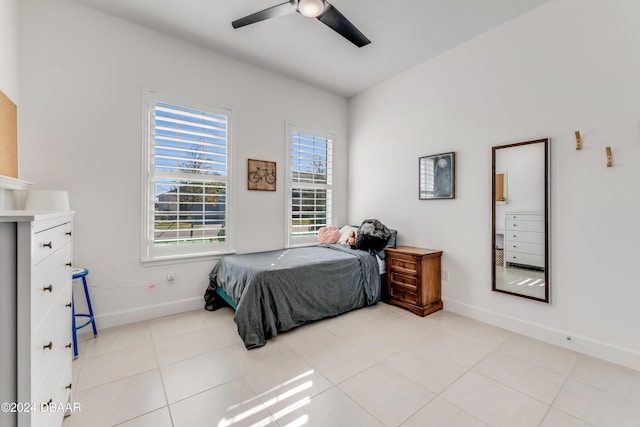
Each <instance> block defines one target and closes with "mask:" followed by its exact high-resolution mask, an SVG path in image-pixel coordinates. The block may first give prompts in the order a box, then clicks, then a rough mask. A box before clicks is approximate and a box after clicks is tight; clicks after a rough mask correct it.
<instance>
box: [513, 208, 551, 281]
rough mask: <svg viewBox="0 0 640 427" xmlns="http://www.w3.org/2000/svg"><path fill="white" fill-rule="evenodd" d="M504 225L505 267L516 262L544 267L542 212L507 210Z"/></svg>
mask: <svg viewBox="0 0 640 427" xmlns="http://www.w3.org/2000/svg"><path fill="white" fill-rule="evenodd" d="M504 225H505V233H504V236H505V244H504V261H505V267H507V266H509V265H512V264H517V265H522V266H528V267H537V268H544V259H545V257H544V248H545V237H544V236H545V234H544V213H542V212H507V213H506V214H505V222H504Z"/></svg>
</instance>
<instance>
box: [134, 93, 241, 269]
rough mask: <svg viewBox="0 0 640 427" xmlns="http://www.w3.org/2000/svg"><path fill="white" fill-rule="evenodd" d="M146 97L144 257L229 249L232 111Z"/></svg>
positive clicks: (168, 97)
mask: <svg viewBox="0 0 640 427" xmlns="http://www.w3.org/2000/svg"><path fill="white" fill-rule="evenodd" d="M147 99H148V103H147V111H146V113H147V114H146V117H147V122H148V123H147V124H148V126H147V131H146V138H145V161H146V165H145V166H146V174H145V175H146V176H145V184H144V185H145V188H144V190H145V191H144V194H145V195H146V196H145V204H144V209H143V215H144V227H143V229H144V230H145V236H144V239H143V240H144V244H143V255H142V257H143V260H156V259H166V258H176V257H185V256H195V255H204V254H212V253H221V252H228V251H230V250H231V245H230V242H229V238H230V235H229V221H228V219H229V218H230V217H232V215H231V213H230V208H231V206H230V197H229V196H230V192H231V188H230V182H229V177H230V171H229V165H230V164H231V162H230V147H231V132H230V129H231V115H232V114H231V110H229V109H225V108H219V107H212V106H209V105H203V104H198V103H196V102H194V101H192V100H187V99H178V98H177V97H175V96H171V95H166V94H162V93H159V92H157V91H152V90H149V91H148V92H147Z"/></svg>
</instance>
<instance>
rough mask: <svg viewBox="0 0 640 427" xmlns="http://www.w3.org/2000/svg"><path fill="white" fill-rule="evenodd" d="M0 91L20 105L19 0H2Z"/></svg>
mask: <svg viewBox="0 0 640 427" xmlns="http://www.w3.org/2000/svg"><path fill="white" fill-rule="evenodd" d="M0 58H2V60H0V91H2V92H3V93H4V94H5V95H7V97H8V98H9V99H11V101H13V103H14V104H16V105H18V0H0Z"/></svg>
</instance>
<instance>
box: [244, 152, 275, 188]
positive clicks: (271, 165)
mask: <svg viewBox="0 0 640 427" xmlns="http://www.w3.org/2000/svg"><path fill="white" fill-rule="evenodd" d="M247 172H248V177H247V178H248V179H247V189H249V190H261V191H276V162H269V161H267V160H254V159H249V160H248V163H247Z"/></svg>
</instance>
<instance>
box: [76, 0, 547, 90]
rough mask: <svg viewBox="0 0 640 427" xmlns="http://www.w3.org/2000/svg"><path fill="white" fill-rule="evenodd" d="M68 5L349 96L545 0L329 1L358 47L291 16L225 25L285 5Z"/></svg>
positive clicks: (131, 0) (88, 0)
mask: <svg viewBox="0 0 640 427" xmlns="http://www.w3.org/2000/svg"><path fill="white" fill-rule="evenodd" d="M76 1H77V2H79V3H83V4H85V5H88V6H91V7H94V8H96V9H100V10H102V11H105V12H107V13H110V14H113V15H116V16H119V17H121V18H124V19H126V20H129V21H132V22H136V23H138V24H141V25H144V26H147V27H150V28H154V29H156V30H158V31H161V32H164V33H167V34H170V35H173V36H176V37H179V38H181V39H184V40H187V41H190V42H192V43H196V44H198V45H200V46H204V47H207V48H209V49H211V50H213V51H216V52H219V53H223V54H226V55H228V56H232V57H234V58H237V59H240V60H243V61H246V62H249V63H252V64H255V65H258V66H260V67H263V68H266V69H269V70H272V71H274V72H276V73H279V74H282V75H285V76H289V77H292V78H295V79H297V80H300V81H303V82H306V83H309V84H312V85H314V86H317V87H320V88H322V89H326V90H328V91H331V92H334V93H336V94H339V95H342V96H345V97H350V96H353V95H355V94H357V93H359V92H361V91H363V90H365V89H367V88H369V87H371V86H374V85H376V84H378V83H380V82H382V81H384V80H386V79H388V78H390V77H392V76H394V75H396V74H399V73H400V72H402V71H404V70H407V69H409V68H411V67H413V66H415V65H417V64H419V63H421V62H424V61H426V60H428V59H430V58H433V57H434V56H436V55H438V54H440V53H442V52H444V51H446V50H448V49H451V48H452V47H454V46H456V45H458V44H460V43H462V42H464V41H466V40H469V39H472V38H474V37H476V36H478V35H479V34H481V33H483V32H485V31H488V30H490V29H491V28H495V27H497V26H499V25H501V24H502V23H504V22H506V21H509V20H511V19H513V18H515V17H516V16H518V15H521V14H523V13H526V12H528V11H530V10H531V9H533V8H536V7H538V6H540V5H542V4H544V3H546V2H547V1H549V0H403V1H392V0H331V1H330V3H331V4H332V5H333V6H334V7H336V8H337V9H338V10H339V11H340V12H341V13H342V14H343V15H344V16H346V17H347V18H348V19H349V20H350V21H351V22H352V23H353V24H354V25H355V26H356V27H358V29H359V30H360V31H362V32H363V33H364V34H365V35H366V36H367V37H368V38H369V39H370V40H371V41H372V43H371V44H369V45H367V46H364V47H362V48H357V47H355V46H354V45H353V44H351V43H350V42H349V41H347V40H346V39H344V38H342V37H341V36H340V35H338V34H337V33H336V32H334V31H333V30H331V29H330V28H329V27H327V26H326V25H324V24H322V23H321V22H320V21H318V20H316V19H314V18H305V17H304V16H302V15H301V14H299V13H292V14H289V15H286V16H281V17H279V18H275V19H272V20H268V21H263V22H259V23H256V24H252V25H249V26H246V27H243V28H239V29H235V30H234V29H233V28H232V27H231V21H233V20H235V19H238V18H242V17H244V16H246V15H249V14H251V13H254V12H257V11H260V10H263V9H266V8H268V7H271V6H275V5H277V4H279V3H283V2H284V1H285V0H242V1H239V0H76Z"/></svg>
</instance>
